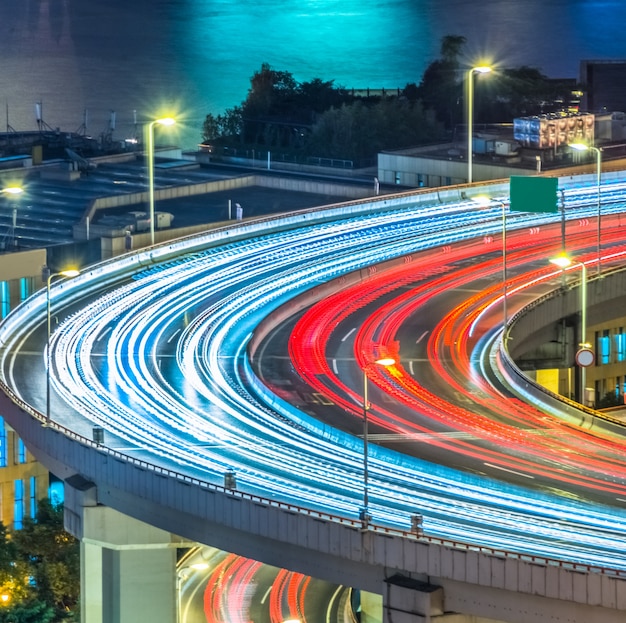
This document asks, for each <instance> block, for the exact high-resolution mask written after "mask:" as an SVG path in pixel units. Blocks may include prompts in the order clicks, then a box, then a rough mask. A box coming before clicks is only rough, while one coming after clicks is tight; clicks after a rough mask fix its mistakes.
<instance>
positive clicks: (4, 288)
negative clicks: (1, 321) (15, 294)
mask: <svg viewBox="0 0 626 623" xmlns="http://www.w3.org/2000/svg"><path fill="white" fill-rule="evenodd" d="M0 306H2V309H1V310H0V311H1V313H2V317H3V318H4V317H5V316H6V315H7V314H8V313H9V312H10V311H11V294H10V291H9V284H8V283H7V282H6V281H0Z"/></svg>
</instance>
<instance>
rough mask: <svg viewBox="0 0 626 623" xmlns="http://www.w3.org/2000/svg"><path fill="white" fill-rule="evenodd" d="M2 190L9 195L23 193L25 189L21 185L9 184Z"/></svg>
mask: <svg viewBox="0 0 626 623" xmlns="http://www.w3.org/2000/svg"><path fill="white" fill-rule="evenodd" d="M2 192H3V193H6V194H7V195H21V194H22V193H23V192H24V189H23V188H21V187H20V186H7V187H6V188H3V189H2Z"/></svg>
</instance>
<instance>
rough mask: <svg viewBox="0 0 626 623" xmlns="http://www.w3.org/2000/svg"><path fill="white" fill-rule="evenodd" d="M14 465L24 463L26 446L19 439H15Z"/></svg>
mask: <svg viewBox="0 0 626 623" xmlns="http://www.w3.org/2000/svg"><path fill="white" fill-rule="evenodd" d="M15 463H16V464H20V463H26V446H25V445H24V442H23V441H22V439H21V438H20V437H17V442H16V445H15Z"/></svg>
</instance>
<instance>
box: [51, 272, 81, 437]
mask: <svg viewBox="0 0 626 623" xmlns="http://www.w3.org/2000/svg"><path fill="white" fill-rule="evenodd" d="M78 275H80V271H78V270H74V269H71V270H62V271H61V272H58V273H50V274H49V275H48V278H47V280H46V286H47V310H48V314H47V320H48V322H47V337H46V423H45V426H48V425H49V424H50V361H51V357H50V334H51V314H50V286H51V285H52V280H53V279H54V278H55V277H64V278H66V279H71V278H72V277H77V276H78Z"/></svg>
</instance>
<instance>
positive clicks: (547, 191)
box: [510, 175, 559, 212]
mask: <svg viewBox="0 0 626 623" xmlns="http://www.w3.org/2000/svg"><path fill="white" fill-rule="evenodd" d="M558 184H559V180H558V178H556V177H524V176H522V175H512V176H511V185H510V197H511V211H512V212H558V211H559V207H558V201H557V190H558Z"/></svg>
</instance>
